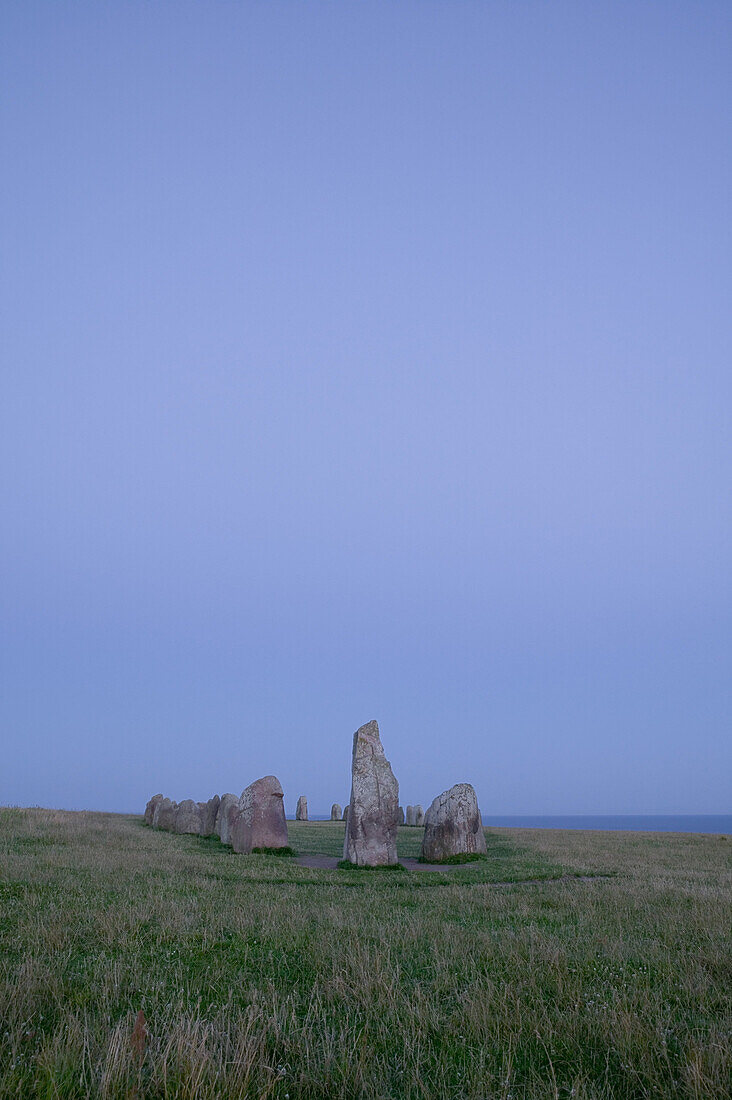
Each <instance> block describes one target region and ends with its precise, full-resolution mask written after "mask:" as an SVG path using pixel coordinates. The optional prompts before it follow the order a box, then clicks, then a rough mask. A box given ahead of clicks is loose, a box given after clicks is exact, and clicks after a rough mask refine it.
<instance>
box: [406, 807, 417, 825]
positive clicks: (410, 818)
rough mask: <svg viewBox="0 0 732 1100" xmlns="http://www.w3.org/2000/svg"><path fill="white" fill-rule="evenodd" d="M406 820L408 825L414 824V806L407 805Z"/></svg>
mask: <svg viewBox="0 0 732 1100" xmlns="http://www.w3.org/2000/svg"><path fill="white" fill-rule="evenodd" d="M404 820H405V821H406V823H407V825H414V823H415V817H414V806H407V814H406V817H405V819H404Z"/></svg>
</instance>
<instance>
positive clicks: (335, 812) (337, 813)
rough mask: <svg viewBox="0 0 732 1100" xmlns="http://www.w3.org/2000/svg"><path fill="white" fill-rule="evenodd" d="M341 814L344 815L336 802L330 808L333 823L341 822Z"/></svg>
mask: <svg viewBox="0 0 732 1100" xmlns="http://www.w3.org/2000/svg"><path fill="white" fill-rule="evenodd" d="M341 813H342V810H341V808H340V806H339V805H338V803H337V802H334V803H333V805H332V806H331V808H330V820H331V821H340V820H341Z"/></svg>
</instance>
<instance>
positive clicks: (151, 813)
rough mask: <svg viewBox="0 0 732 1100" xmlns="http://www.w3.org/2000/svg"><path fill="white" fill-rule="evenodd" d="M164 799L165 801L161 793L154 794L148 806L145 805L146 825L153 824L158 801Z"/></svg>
mask: <svg viewBox="0 0 732 1100" xmlns="http://www.w3.org/2000/svg"><path fill="white" fill-rule="evenodd" d="M162 801H163V796H162V795H161V794H154V795H153V796H152V798H151V799H150V801H149V802H148V804H147V806H146V807H145V824H146V825H152V823H153V818H154V817H155V807H156V806H157V804H158V802H162Z"/></svg>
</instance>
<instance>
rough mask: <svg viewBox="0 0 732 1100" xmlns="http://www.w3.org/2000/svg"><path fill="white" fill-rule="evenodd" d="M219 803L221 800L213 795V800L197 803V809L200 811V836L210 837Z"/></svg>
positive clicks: (214, 825) (214, 826)
mask: <svg viewBox="0 0 732 1100" xmlns="http://www.w3.org/2000/svg"><path fill="white" fill-rule="evenodd" d="M220 802H221V799H220V798H219V796H218V795H217V794H215V795H214V796H213V798H209V800H208V802H199V803H198V808H199V809H200V811H201V836H211V834H212V833H213V831H214V829H215V828H216V817H217V815H218V812H219V804H220Z"/></svg>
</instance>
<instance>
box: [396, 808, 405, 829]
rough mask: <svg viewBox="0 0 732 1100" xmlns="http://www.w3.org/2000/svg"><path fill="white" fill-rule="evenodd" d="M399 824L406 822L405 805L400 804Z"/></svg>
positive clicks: (398, 811)
mask: <svg viewBox="0 0 732 1100" xmlns="http://www.w3.org/2000/svg"><path fill="white" fill-rule="evenodd" d="M397 824H398V825H403V824H404V807H403V806H400V807H399V809H398V810H397Z"/></svg>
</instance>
